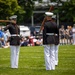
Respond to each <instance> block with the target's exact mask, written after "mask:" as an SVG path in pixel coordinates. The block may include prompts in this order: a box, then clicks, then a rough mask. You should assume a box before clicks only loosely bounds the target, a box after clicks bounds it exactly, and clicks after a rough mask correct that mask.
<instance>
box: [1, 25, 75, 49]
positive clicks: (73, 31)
mask: <svg viewBox="0 0 75 75" xmlns="http://www.w3.org/2000/svg"><path fill="white" fill-rule="evenodd" d="M8 38H9V36H8V34H7V31H2V27H1V26H0V48H8V47H10V45H9V42H8ZM21 38H22V39H21V41H20V42H21V44H20V45H21V46H22V47H23V46H42V45H43V38H42V36H34V35H31V36H28V37H24V36H21ZM59 38H60V40H59V41H60V45H66V44H71V45H75V25H74V26H73V27H72V26H67V28H66V29H65V28H64V25H62V26H61V28H59Z"/></svg>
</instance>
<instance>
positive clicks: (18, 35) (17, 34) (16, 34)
mask: <svg viewBox="0 0 75 75" xmlns="http://www.w3.org/2000/svg"><path fill="white" fill-rule="evenodd" d="M11 36H20V35H18V34H12V35H11Z"/></svg>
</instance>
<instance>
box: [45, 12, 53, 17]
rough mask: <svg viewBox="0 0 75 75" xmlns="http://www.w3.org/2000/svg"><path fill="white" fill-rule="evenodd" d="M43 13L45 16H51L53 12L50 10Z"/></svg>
mask: <svg viewBox="0 0 75 75" xmlns="http://www.w3.org/2000/svg"><path fill="white" fill-rule="evenodd" d="M45 15H47V16H53V13H52V12H45Z"/></svg>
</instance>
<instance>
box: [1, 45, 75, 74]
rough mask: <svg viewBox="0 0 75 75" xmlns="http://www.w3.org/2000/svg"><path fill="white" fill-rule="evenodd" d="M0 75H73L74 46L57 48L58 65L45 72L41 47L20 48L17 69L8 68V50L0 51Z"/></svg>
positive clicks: (74, 64)
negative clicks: (54, 68)
mask: <svg viewBox="0 0 75 75" xmlns="http://www.w3.org/2000/svg"><path fill="white" fill-rule="evenodd" d="M0 75H75V46H73V45H63V46H59V65H58V66H56V70H54V71H46V70H45V64H44V51H43V47H42V46H35V47H21V49H20V57H19V68H18V69H11V68H10V49H9V48H7V49H0Z"/></svg>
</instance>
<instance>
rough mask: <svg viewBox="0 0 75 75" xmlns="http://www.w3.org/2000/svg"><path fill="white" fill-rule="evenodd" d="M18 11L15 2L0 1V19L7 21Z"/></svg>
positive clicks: (9, 0)
mask: <svg viewBox="0 0 75 75" xmlns="http://www.w3.org/2000/svg"><path fill="white" fill-rule="evenodd" d="M19 9H21V7H20V6H19V5H18V3H17V0H0V19H8V17H9V16H11V15H14V14H15V12H17V11H19Z"/></svg>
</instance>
